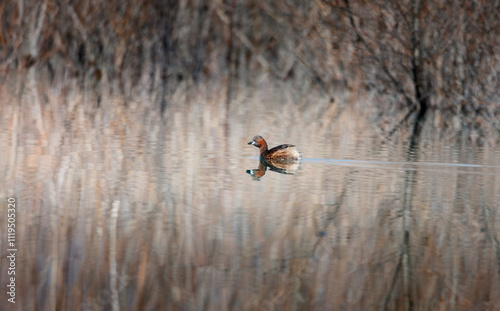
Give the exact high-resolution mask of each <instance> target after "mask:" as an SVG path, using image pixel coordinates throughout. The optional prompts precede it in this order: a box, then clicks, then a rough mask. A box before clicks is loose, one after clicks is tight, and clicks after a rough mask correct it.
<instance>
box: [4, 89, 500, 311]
mask: <svg viewBox="0 0 500 311" xmlns="http://www.w3.org/2000/svg"><path fill="white" fill-rule="evenodd" d="M48 101H49V103H48V104H47V105H45V106H43V108H42V112H41V116H42V118H41V119H40V120H39V121H40V122H39V123H36V122H33V118H34V117H33V114H32V112H31V111H30V110H29V109H27V107H28V106H29V104H30V99H29V97H27V98H26V99H24V100H23V101H22V102H21V103H19V105H20V106H19V107H18V108H16V106H15V105H14V104H10V105H4V107H3V108H2V110H3V111H2V112H3V117H2V124H1V128H2V131H1V136H0V145H1V148H2V149H3V152H2V153H1V157H2V159H1V161H0V176H1V177H2V178H1V179H0V180H2V182H1V185H0V186H1V187H0V189H1V190H0V197H1V198H3V201H4V202H6V200H7V198H8V197H14V198H16V202H17V215H18V216H17V217H18V218H17V228H18V244H19V253H18V260H19V262H18V265H19V266H22V269H19V270H18V272H19V273H18V284H17V286H18V287H17V290H18V299H19V301H20V302H22V303H20V304H16V306H15V307H14V309H17V310H32V309H35V308H37V309H40V310H54V309H59V310H77V309H84V310H110V309H115V310H118V309H120V310H126V309H131V310H132V309H141V310H142V309H144V310H341V309H342V310H385V309H387V310H404V309H407V308H410V309H422V310H494V309H495V307H494V306H496V305H499V304H500V301H499V298H498V297H499V296H498V292H500V278H499V276H500V248H499V243H498V241H499V233H498V229H499V227H500V214H499V213H498V212H497V211H498V208H499V203H498V202H500V182H499V180H500V179H499V178H500V153H499V152H498V150H496V149H494V148H492V147H488V146H477V145H474V144H471V143H470V142H468V141H461V140H456V139H455V140H447V139H443V138H441V137H433V136H432V135H431V134H426V135H423V137H422V139H421V140H420V142H419V144H418V146H417V147H416V148H414V149H411V150H410V147H409V145H410V144H409V142H408V140H407V139H405V138H404V136H403V135H401V136H398V135H395V136H394V137H391V138H388V137H386V136H384V135H382V134H380V133H378V132H377V131H376V130H374V128H375V127H373V126H370V125H367V123H363V122H361V125H360V121H359V116H356V115H355V114H352V113H349V112H345V113H342V114H341V116H340V117H339V118H338V119H336V120H334V121H335V122H332V120H331V119H329V117H328V118H327V117H326V116H325V117H323V118H321V117H319V116H321V113H318V114H315V112H308V113H306V114H304V113H303V111H302V112H299V110H298V108H294V106H293V105H291V104H286V105H283V106H280V105H277V104H274V103H269V102H266V101H263V102H261V101H255V102H252V104H251V106H250V107H247V108H245V107H244V106H242V107H240V108H238V109H234V110H232V111H231V112H230V114H229V119H228V121H226V119H225V117H224V116H225V113H224V109H223V107H224V104H223V103H222V102H220V103H219V102H217V101H216V102H215V103H210V102H204V101H203V100H201V99H200V100H198V101H197V100H194V101H191V102H188V103H184V104H179V105H177V106H173V107H170V108H169V110H168V111H167V114H166V118H165V119H162V118H161V117H159V114H158V113H157V112H155V111H154V109H153V108H148V106H147V105H148V104H147V102H146V101H144V102H141V101H138V103H135V104H133V103H132V104H130V103H129V106H128V108H125V107H124V105H123V104H122V103H121V102H120V101H115V102H113V101H109V102H107V104H106V101H104V103H105V104H104V106H103V107H104V108H102V109H100V110H99V109H98V110H95V111H90V112H89V110H88V107H87V108H86V107H83V106H82V105H81V104H78V103H76V102H78V101H77V100H75V102H70V101H69V100H68V103H67V104H65V105H63V106H61V105H58V104H56V103H57V101H56V100H55V99H51V98H49V99H48ZM266 105H267V106H266ZM259 107H260V108H259ZM264 107H272V108H270V109H267V108H264ZM250 109H253V111H254V113H249V111H250ZM259 109H260V110H259ZM255 111H257V112H255ZM277 116H279V117H277ZM284 116H288V117H284ZM298 116H301V118H299V117H298ZM258 134H260V135H263V136H264V137H265V138H266V139H267V140H268V143H269V145H270V146H275V145H278V144H282V143H291V144H295V145H297V147H298V149H299V150H300V151H302V152H303V156H304V160H303V161H302V163H301V165H300V168H298V170H293V171H292V172H291V173H293V174H281V173H279V172H275V171H271V170H267V171H266V174H265V175H264V176H262V177H260V178H252V176H251V175H249V174H248V173H247V170H253V169H257V168H258V167H259V160H258V157H257V156H258V150H257V148H255V147H253V146H249V145H247V144H246V143H247V142H248V141H250V139H251V138H252V137H253V136H254V135H258ZM0 220H1V223H2V225H1V228H2V231H1V233H0V236H1V237H2V239H1V240H2V243H3V242H4V241H5V240H6V238H5V232H6V229H5V228H6V227H5V224H6V223H7V222H6V215H5V213H2V215H1V216H0ZM2 245H3V244H2ZM3 249H5V247H3ZM1 273H2V274H1V276H2V284H4V283H6V282H7V275H6V271H4V269H2V272H1Z"/></svg>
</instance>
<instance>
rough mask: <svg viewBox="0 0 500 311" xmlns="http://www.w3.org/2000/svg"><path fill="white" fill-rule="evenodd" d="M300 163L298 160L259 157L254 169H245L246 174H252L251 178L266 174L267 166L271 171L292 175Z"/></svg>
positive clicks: (257, 178) (258, 178)
mask: <svg viewBox="0 0 500 311" xmlns="http://www.w3.org/2000/svg"><path fill="white" fill-rule="evenodd" d="M301 163H302V162H301V161H300V160H299V161H298V160H283V159H280V160H272V159H263V158H261V159H260V161H259V167H258V168H256V169H254V170H247V174H250V175H252V179H253V180H260V178H261V177H262V176H264V175H265V174H266V170H267V168H269V169H270V170H271V171H274V172H278V173H281V174H290V175H294V174H295V173H297V170H298V169H299V168H300V164H301Z"/></svg>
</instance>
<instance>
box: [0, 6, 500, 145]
mask: <svg viewBox="0 0 500 311" xmlns="http://www.w3.org/2000/svg"><path fill="white" fill-rule="evenodd" d="M499 12H500V1H487V0H464V1H458V0H455V1H447V0H444V1H427V0H416V1H409V0H404V1H399V0H398V1H396V0H384V1H382V0H376V1H359V0H335V1H326V0H323V1H321V0H314V1H297V0H284V1H262V0H224V1H200V0H193V1H188V0H185V1H182V0H181V1H173V0H168V1H159V0H157V1H155V0H146V1H132V0H128V1H121V0H120V1H117V0H110V1H101V0H86V1H76V0H60V1H56V0H44V1H33V0H31V1H29V0H17V1H14V0H7V1H6V2H2V3H1V4H0V26H1V28H0V78H1V79H2V81H5V80H6V79H7V78H8V77H9V76H10V74H11V73H13V72H16V73H17V74H19V73H25V72H27V71H29V70H31V69H32V68H33V70H36V72H37V80H39V81H40V80H43V81H45V82H46V83H49V84H50V85H54V84H61V83H64V82H65V81H67V79H70V78H76V79H77V80H78V81H79V84H80V85H81V86H82V87H84V88H85V89H90V90H95V91H96V93H97V94H99V92H100V90H101V89H102V88H107V89H111V92H113V93H119V94H124V95H130V94H133V93H134V92H144V91H146V92H149V93H154V94H155V96H154V97H155V101H156V103H155V105H156V106H157V107H158V110H159V111H162V112H163V113H164V112H165V111H166V109H167V107H168V106H169V103H170V97H169V96H170V95H171V94H173V93H175V92H176V90H177V89H178V88H179V87H180V86H183V87H188V88H190V87H196V86H197V85H200V84H204V83H205V84H206V83H211V82H216V83H220V84H218V85H219V86H221V87H222V88H224V89H225V90H227V93H226V97H227V98H226V100H227V104H228V105H230V102H231V98H233V97H234V96H235V94H238V92H239V90H241V88H248V87H255V86H256V85H258V84H257V81H259V80H261V79H263V78H264V77H265V78H266V79H269V80H270V81H274V82H278V83H281V82H285V83H286V85H287V87H288V88H287V89H284V91H285V92H290V94H291V96H294V97H295V98H296V99H297V102H300V101H307V98H306V96H307V94H308V93H310V92H311V91H312V90H314V91H315V92H320V93H321V94H322V95H323V96H324V98H325V102H326V103H329V102H331V101H333V100H334V99H338V97H339V95H338V94H339V93H343V94H345V93H347V92H348V93H351V94H357V97H356V98H358V100H360V99H363V103H362V104H361V107H366V109H373V112H374V113H373V114H372V115H373V120H374V121H375V122H377V123H378V124H379V126H380V127H381V128H382V129H383V130H384V131H385V132H386V133H389V134H390V133H393V132H394V131H396V130H397V129H398V128H400V127H401V125H405V126H408V125H416V126H415V128H414V130H416V129H417V128H418V126H417V125H419V124H420V125H421V124H423V123H424V122H422V121H423V120H429V121H430V122H429V124H430V125H432V126H434V127H435V128H439V129H441V128H448V129H451V130H452V131H471V130H474V131H476V132H477V133H479V135H480V136H489V137H495V140H497V139H498V136H499V135H498V134H499V133H500V122H499V117H500V94H499V91H498V90H499V89H500V78H499V72H500V46H499V45H498V42H500V13H499ZM141 81H143V82H144V81H146V83H141ZM101 104H102V103H101V102H100V97H99V96H97V97H96V100H95V107H96V108H98V107H99V106H100V105H101ZM308 104H314V103H308ZM340 104H341V106H342V105H349V104H350V103H349V102H348V101H343V102H341V103H340ZM228 107H229V106H228Z"/></svg>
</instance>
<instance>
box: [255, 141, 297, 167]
mask: <svg viewBox="0 0 500 311" xmlns="http://www.w3.org/2000/svg"><path fill="white" fill-rule="evenodd" d="M248 144H249V145H254V146H255V147H257V148H259V149H260V157H261V159H265V160H278V161H297V160H300V159H301V155H300V153H299V152H298V151H297V149H295V145H288V144H285V145H279V146H276V147H274V148H272V149H271V150H267V143H266V141H265V140H264V138H262V136H259V135H257V136H255V137H254V138H253V139H252V141H251V142H249V143H248Z"/></svg>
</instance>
